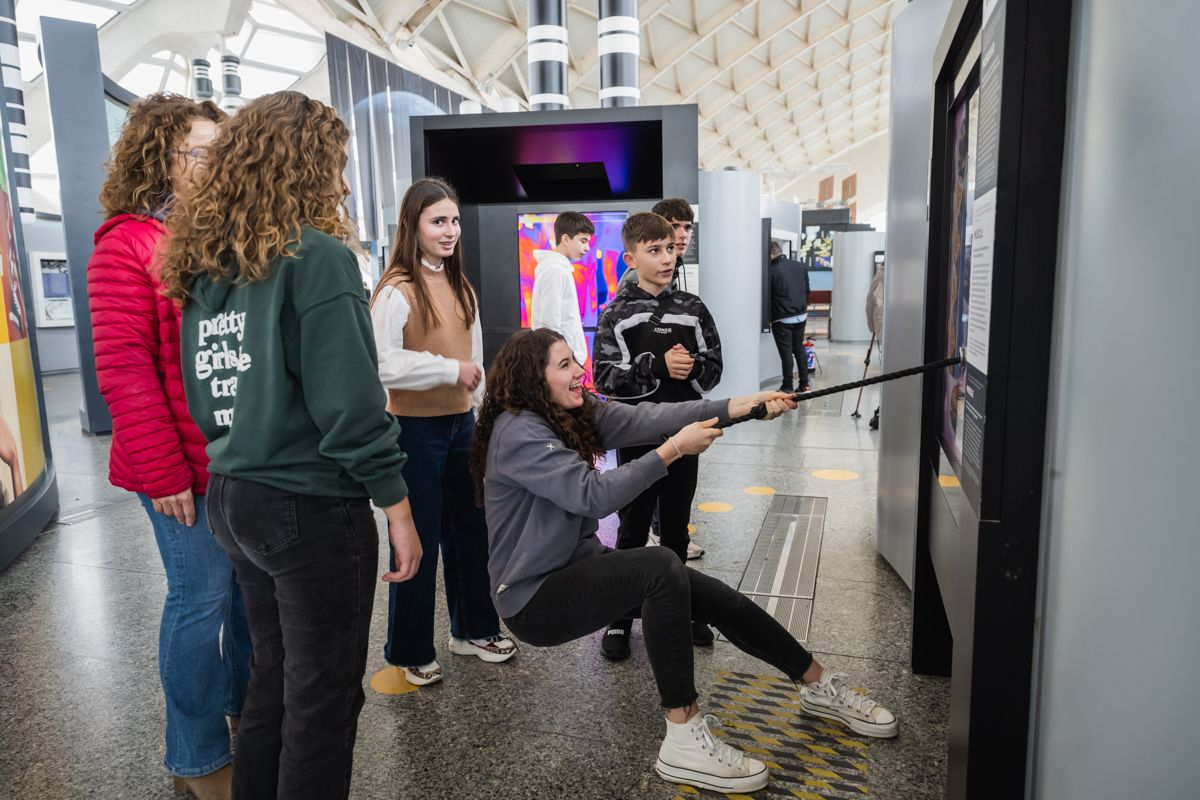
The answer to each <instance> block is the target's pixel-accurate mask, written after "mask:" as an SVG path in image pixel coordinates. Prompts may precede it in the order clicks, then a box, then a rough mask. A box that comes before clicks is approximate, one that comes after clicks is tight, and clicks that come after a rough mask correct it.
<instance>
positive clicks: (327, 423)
mask: <svg viewBox="0 0 1200 800" xmlns="http://www.w3.org/2000/svg"><path fill="white" fill-rule="evenodd" d="M188 295H189V299H188V303H187V305H186V306H185V307H184V310H183V330H182V335H181V346H182V350H183V380H184V388H185V390H186V392H187V402H188V411H189V412H191V415H192V418H193V419H194V420H195V421H196V424H197V425H198V426H199V427H200V431H201V432H202V433H203V434H204V436H205V438H207V439H208V442H209V444H208V457H209V459H210V463H209V467H208V469H209V471H210V472H212V473H215V474H218V475H225V476H228V477H232V478H244V479H246V480H251V481H257V482H259V483H265V484H267V485H269V486H274V487H276V488H279V489H284V490H286V491H291V492H296V493H297V494H308V495H324V496H334V497H364V496H365V497H370V498H371V499H372V500H373V501H374V502H375V504H376V505H377V506H389V505H392V504H393V503H398V502H400V501H401V500H403V499H404V498H405V496H406V495H407V494H408V488H407V486H405V483H404V478H403V477H401V474H400V470H401V467H403V466H404V461H405V455H404V453H403V452H401V451H400V448H399V446H398V444H397V440H398V438H399V434H400V427H399V425H397V423H396V421H395V419H394V418H393V417H391V415H389V414H388V413H387V412H386V410H385V407H386V405H387V397H386V395H385V394H384V391H383V386H382V385H381V384H380V382H379V375H378V362H377V359H376V355H375V340H374V335H373V334H372V331H371V318H370V315H369V313H368V310H367V296H366V291H365V290H364V288H363V284H362V277H361V274H360V273H359V271H358V263H357V261H356V260H355V257H354V254H353V253H352V252H351V251H350V249H349V248H347V247H346V246H345V245H343V244H342V243H341V242H339V241H338V240H336V239H334V238H333V237H331V236H328V235H326V234H324V233H320V232H319V231H316V230H312V229H310V228H305V229H304V232H303V236H302V237H301V240H300V249H299V251H298V252H297V254H296V256H295V257H294V258H279V259H276V261H275V263H274V264H272V265H271V274H270V277H269V278H267V279H266V280H263V281H259V282H257V283H250V284H243V283H240V282H238V281H221V282H219V283H214V282H213V281H212V280H211V279H209V277H208V276H207V275H201V276H200V277H199V278H197V279H196V280H195V281H194V282H193V283H192V285H191V287H190V288H189V290H188Z"/></svg>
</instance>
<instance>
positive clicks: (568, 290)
mask: <svg viewBox="0 0 1200 800" xmlns="http://www.w3.org/2000/svg"><path fill="white" fill-rule="evenodd" d="M533 257H534V259H536V260H537V262H538V265H537V269H536V270H534V273H533V300H532V302H531V303H530V309H529V325H530V327H532V328H550V329H551V330H555V331H558V332H559V333H561V334H562V337H563V338H564V339H566V340H567V346H568V347H570V348H571V352H572V353H573V354H574V356H575V360H576V361H578V362H579V363H580V364H585V363H587V357H588V351H587V338H586V337H584V335H583V319H582V318H581V317H580V316H579V298H578V296H577V295H576V293H575V278H574V277H573V275H574V271H575V270H574V267H572V266H571V262H570V261H567V257H566V256H564V255H563V254H562V253H559V252H557V251H555V250H534V251H533Z"/></svg>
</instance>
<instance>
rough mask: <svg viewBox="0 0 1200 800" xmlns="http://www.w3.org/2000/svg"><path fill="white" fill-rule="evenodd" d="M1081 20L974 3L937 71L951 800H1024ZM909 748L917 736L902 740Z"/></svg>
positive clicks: (929, 459)
mask: <svg viewBox="0 0 1200 800" xmlns="http://www.w3.org/2000/svg"><path fill="white" fill-rule="evenodd" d="M1069 43H1070V4H1067V3H1041V2H1037V0H969V1H968V0H957V1H956V2H955V3H954V5H953V7H952V9H951V13H950V18H949V22H948V23H947V27H946V31H945V34H944V35H943V38H942V41H941V43H940V45H939V48H938V51H937V53H936V54H935V59H934V65H935V67H937V68H938V74H937V75H936V82H935V90H934V125H933V152H932V159H931V163H932V171H931V178H930V184H929V185H930V199H929V204H930V205H929V209H930V223H929V247H928V276H929V279H928V281H927V296H926V309H927V311H926V321H925V348H926V350H925V360H926V361H935V360H940V359H943V358H946V357H947V356H950V355H961V356H962V357H963V359H964V362H963V364H962V365H960V366H958V367H955V368H952V369H948V370H946V371H945V372H942V373H931V375H930V376H929V377H927V378H926V379H925V383H924V396H923V411H922V420H921V425H922V428H921V430H922V433H921V473H920V483H919V487H920V488H919V494H918V497H919V501H918V509H917V545H916V562H915V569H914V579H913V642H912V662H913V670H914V671H915V672H923V673H933V674H941V675H949V676H950V679H951V706H950V754H949V766H948V769H949V774H948V785H947V794H946V796H947V797H948V798H954V799H955V800H957V799H958V798H972V800H974V799H975V798H993V797H994V798H1011V797H1023V796H1025V780H1026V769H1027V767H1026V764H1027V758H1028V750H1029V731H1030V718H1031V717H1030V714H1031V707H1032V704H1033V698H1032V697H1031V685H1032V682H1031V678H1032V665H1031V659H1032V657H1033V652H1034V644H1035V639H1036V637H1037V628H1036V620H1035V608H1036V598H1037V592H1038V569H1039V563H1038V556H1039V545H1040V538H1041V524H1042V523H1041V518H1040V517H1041V508H1042V481H1043V469H1044V453H1045V432H1046V413H1047V394H1048V380H1049V360H1050V347H1049V343H1050V340H1051V324H1052V320H1053V318H1054V314H1053V302H1054V285H1055V261H1056V256H1057V247H1058V241H1057V239H1058V214H1059V183H1060V176H1061V173H1062V150H1063V136H1064V130H1065V117H1066V108H1065V107H1066V80H1067V54H1068V48H1069ZM902 735H903V734H902Z"/></svg>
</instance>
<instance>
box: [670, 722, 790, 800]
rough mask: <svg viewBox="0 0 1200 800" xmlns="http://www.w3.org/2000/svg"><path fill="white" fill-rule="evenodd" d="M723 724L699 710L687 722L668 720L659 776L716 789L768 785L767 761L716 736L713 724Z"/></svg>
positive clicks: (743, 789)
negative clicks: (765, 762) (699, 712)
mask: <svg viewBox="0 0 1200 800" xmlns="http://www.w3.org/2000/svg"><path fill="white" fill-rule="evenodd" d="M720 724H721V723H720V722H718V721H717V718H716V717H714V716H713V715H712V714H706V715H702V714H697V715H696V716H694V717H692V718H691V719H690V720H688V721H687V722H671V721H670V720H667V735H666V738H664V739H663V743H662V747H660V748H659V750H658V762H657V763H656V764H655V765H654V771H655V772H657V773H658V777H660V778H662V779H663V780H665V781H669V782H671V783H683V784H687V785H688V786H696V787H699V788H701V789H710V790H712V791H714V792H727V793H728V792H753V791H756V790H758V789H761V788H763V787H764V786H766V785H767V781H769V780H770V773H769V772H768V771H767V765H766V764H764V763H763V762H761V761H759V760H757V759H754V758H751V757H750V756H748V755H746V754H745V753H743V752H742V751H741V750H738V749H737V748H735V747H733V746H731V745H730V744H728V743H727V742H725V741H722V740H721V739H718V738H717V737H716V736H714V735H713V733H712V730H710V726H716V725H720Z"/></svg>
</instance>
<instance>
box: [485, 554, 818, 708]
mask: <svg viewBox="0 0 1200 800" xmlns="http://www.w3.org/2000/svg"><path fill="white" fill-rule="evenodd" d="M622 617H641V619H642V632H643V634H644V635H645V638H646V652H647V653H648V654H649V656H650V667H651V669H652V670H653V671H654V680H655V682H656V683H657V684H658V693H659V695H660V697H661V698H662V705H663V708H684V707H686V706H689V705H691V704H692V701H694V700H696V699H697V697H698V695H697V694H696V681H695V676H694V674H693V673H694V667H693V654H692V620H697V621H699V622H705V623H707V624H709V625H712V626H714V627H716V629H717V630H719V631H720V632H721V633H723V634H725V637H726V638H727V639H729V641H731V642H733V643H734V644H735V645H737V646H738V648H739V649H740V650H742V651H744V652H746V653H749V654H750V655H752V656H754V657H755V658H759V659H762V660H763V661H766V662H767V663H768V664H770V665H771V666H773V667H775V668H776V669H778V670H779V671H780V672H782V673H784V674H785V675H787V676H788V677H789V678H791V679H792V680H794V681H798V680H800V676H802V675H803V674H804V673H805V672H806V671H807V670H808V668H809V666H810V665H811V664H812V661H813V658H812V656H811V655H810V654H809V652H808V651H807V650H805V649H804V648H803V647H802V646H801V645H800V643H799V642H797V641H796V640H795V638H793V637H792V635H791V634H790V633H788V632H787V629H786V628H784V627H783V626H782V625H780V624H779V623H778V622H776V621H775V620H774V619H773V618H772V617H771V616H770V615H769V614H767V612H766V611H764V610H763V609H762V608H760V607H759V606H758V605H756V604H755V603H754V602H753V601H752V600H750V598H748V597H746V596H745V595H743V594H741V593H740V592H738V591H736V590H735V589H731V588H730V587H728V586H726V585H725V584H724V583H721V581H719V580H717V579H716V578H710V577H709V576H707V575H704V574H703V573H700V572H696V571H695V570H693V569H689V568H687V567H685V566H684V565H683V562H681V561H680V560H679V557H678V556H676V555H675V554H674V553H672V552H671V551H670V550H668V549H667V548H665V547H640V548H638V549H636V550H610V551H608V552H606V553H604V554H602V555H598V556H593V557H591V558H585V559H583V560H581V561H576V562H575V563H574V564H571V565H570V566H568V567H564V568H563V569H560V570H558V571H557V572H555V573H553V574H551V575H550V577H549V578H547V579H546V582H545V583H543V584H542V586H541V588H539V589H538V590H537V593H536V594H534V596H533V597H532V598H531V599H530V601H529V602H528V603H527V604H526V605H525V607H524V608H523V609H521V610H520V611H519V612H517V614H516V615H515V616H513V617H510V618H509V619H506V620H505V622H506V623H507V624H508V628H509V630H510V631H512V632H513V633H514V634H515V635H516V636H517V638H519V639H521V640H522V641H525V642H528V643H529V644H531V645H534V646H536V647H552V646H554V645H560V644H565V643H566V642H570V641H572V640H574V639H578V638H580V637H582V636H585V635H587V634H589V633H592V632H593V631H597V630H599V629H600V628H603V627H604V626H605V625H607V624H608V623H610V622H612V621H613V620H614V619H619V618H622Z"/></svg>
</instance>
